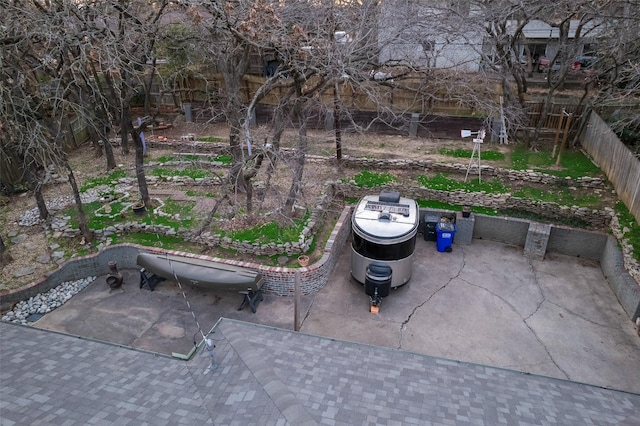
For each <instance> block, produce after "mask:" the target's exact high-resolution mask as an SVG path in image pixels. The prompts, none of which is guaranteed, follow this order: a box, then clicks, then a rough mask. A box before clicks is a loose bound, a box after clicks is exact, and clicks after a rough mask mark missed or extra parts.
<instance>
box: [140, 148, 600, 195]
mask: <svg viewBox="0 0 640 426" xmlns="http://www.w3.org/2000/svg"><path fill="white" fill-rule="evenodd" d="M148 145H149V147H150V148H154V147H155V148H164V149H166V148H174V149H177V150H182V152H180V153H178V155H184V154H189V153H195V154H197V153H207V154H211V155H219V154H228V153H229V145H228V144H224V143H216V142H198V141H191V142H188V141H187V142H183V141H175V142H157V141H152V142H150V143H149V144H148ZM259 148H260V147H256V149H259ZM281 152H282V153H283V154H284V155H294V153H295V150H294V149H292V148H281ZM305 158H306V159H307V160H308V161H334V159H333V157H325V156H320V155H309V154H308V155H306V157H305ZM179 163H180V162H175V163H163V164H165V165H168V164H179ZM197 163H198V164H199V165H210V166H215V165H220V164H219V163H215V162H204V161H197ZM341 163H342V165H343V166H345V167H349V168H354V169H373V170H377V169H397V170H427V171H432V172H435V173H456V174H465V173H466V172H467V168H468V165H465V164H461V163H440V162H437V161H433V160H411V159H392V160H387V159H372V158H363V157H351V156H348V155H345V156H343V157H342V160H341ZM150 165H155V163H150ZM481 167H482V175H483V176H486V177H501V178H505V179H509V180H520V181H523V182H531V183H541V184H545V185H549V184H558V183H563V184H566V185H569V186H576V187H577V186H580V187H585V188H594V189H595V188H599V189H605V188H606V181H605V180H604V179H601V178H597V177H588V176H584V177H580V178H575V179H574V178H561V177H558V176H554V175H550V174H547V173H540V172H536V171H533V170H511V169H502V168H499V167H493V166H490V165H483V166H481Z"/></svg>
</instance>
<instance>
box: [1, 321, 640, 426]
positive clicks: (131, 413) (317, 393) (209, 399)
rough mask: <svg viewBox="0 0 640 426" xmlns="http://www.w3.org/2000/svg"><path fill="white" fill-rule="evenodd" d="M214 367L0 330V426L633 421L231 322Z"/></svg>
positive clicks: (597, 399)
mask: <svg viewBox="0 0 640 426" xmlns="http://www.w3.org/2000/svg"><path fill="white" fill-rule="evenodd" d="M211 337H212V338H213V339H214V341H215V344H216V349H215V359H216V363H217V364H218V369H217V370H216V371H214V372H209V371H208V366H209V361H210V358H209V356H208V354H207V353H206V351H205V352H204V353H202V351H199V352H198V353H197V354H196V356H195V357H194V358H193V359H192V360H191V361H181V360H177V359H171V358H168V357H163V356H158V355H155V354H152V353H148V352H141V351H135V350H131V349H128V348H123V347H119V346H116V345H110V344H105V343H100V342H95V341H91V340H86V339H78V338H76V337H71V336H67V335H63V334H58V333H53V332H49V331H44V330H38V329H34V328H30V327H23V326H16V325H12V324H6V323H1V324H0V383H1V395H0V424H2V426H9V425H14V424H16V425H23V424H33V425H35V424H59V425H63V424H64V425H87V424H122V425H125V424H130V425H144V424H149V425H162V424H166V425H173V424H216V425H235V424H237V425H246V424H260V425H287V424H292V425H298V424H300V425H302V424H309V425H311V424H326V425H374V424H387V425H401V424H403V425H405V424H420V425H422V424H443V425H446V424H456V425H460V424H463V425H464V424H469V425H471V424H478V425H481V424H487V425H489V424H491V425H495V424H501V423H502V424H516V423H520V424H561V425H571V424H580V425H584V424H598V425H603V424H616V425H637V424H638V421H639V420H638V413H640V395H638V394H634V393H626V392H620V391H615V390H610V389H603V388H599V387H595V386H590V385H583V384H579V383H574V382H569V381H563V380H559V379H553V378H547V377H540V376H534V375H528V374H523V373H518V372H514V371H509V370H503V369H498V368H493V367H486V366H482V365H475V364H467V363H461V362H457V361H451V360H446V359H441V358H434V357H430V356H426V355H419V354H415V353H411V352H406V351H401V350H394V349H389V348H383V347H376V346H368V345H363V344H357V343H350V342H344V341H340V340H334V339H329V338H324V337H317V336H312V335H307V334H302V333H295V332H291V331H288V330H282V329H277V328H271V327H265V326H261V325H256V324H249V323H244V322H240V321H234V320H226V319H225V320H222V321H221V322H220V323H219V324H218V325H217V327H216V329H215V332H214V333H213V334H211Z"/></svg>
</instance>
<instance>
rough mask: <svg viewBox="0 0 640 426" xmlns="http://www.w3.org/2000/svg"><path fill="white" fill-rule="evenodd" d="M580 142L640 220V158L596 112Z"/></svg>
mask: <svg viewBox="0 0 640 426" xmlns="http://www.w3.org/2000/svg"><path fill="white" fill-rule="evenodd" d="M581 141H582V147H583V148H584V149H585V151H586V152H587V153H588V154H589V155H590V156H591V157H592V158H593V160H594V161H595V162H596V164H598V166H599V167H600V169H602V171H603V172H604V173H605V174H606V175H607V178H608V179H609V180H610V181H611V183H612V184H613V186H614V188H615V189H616V192H617V193H618V196H619V197H620V199H621V200H622V201H623V202H624V203H625V205H626V206H627V208H628V209H629V211H630V212H631V214H633V216H634V217H635V218H636V220H637V221H638V223H640V160H638V159H637V158H636V157H635V155H633V153H632V152H631V150H630V149H629V148H627V147H626V146H625V145H624V144H623V143H622V142H621V141H620V139H618V137H617V136H616V134H615V133H614V132H613V131H612V130H611V129H610V128H609V125H607V123H605V122H604V120H603V119H602V118H600V116H599V115H598V114H597V113H596V112H595V111H591V114H590V115H589V121H588V123H587V125H586V126H585V129H584V132H583V135H582V138H581Z"/></svg>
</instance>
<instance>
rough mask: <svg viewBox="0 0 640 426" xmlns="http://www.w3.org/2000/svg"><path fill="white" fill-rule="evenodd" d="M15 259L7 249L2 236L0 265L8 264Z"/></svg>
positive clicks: (0, 240) (0, 241)
mask: <svg viewBox="0 0 640 426" xmlns="http://www.w3.org/2000/svg"><path fill="white" fill-rule="evenodd" d="M11 261H13V258H12V257H11V255H10V254H9V252H8V251H7V246H5V245H4V240H3V239H2V236H0V266H6V265H8V264H9V263H11Z"/></svg>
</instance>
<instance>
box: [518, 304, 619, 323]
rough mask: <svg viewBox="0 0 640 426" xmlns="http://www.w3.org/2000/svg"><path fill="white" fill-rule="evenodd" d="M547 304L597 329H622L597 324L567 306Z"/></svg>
mask: <svg viewBox="0 0 640 426" xmlns="http://www.w3.org/2000/svg"><path fill="white" fill-rule="evenodd" d="M546 302H547V303H548V304H550V305H553V306H556V307H558V308H560V309H562V310H563V311H565V312H567V313H568V314H569V315H573V316H575V317H577V318H580V319H581V320H583V321H585V322H588V323H589V324H592V325H595V326H596V327H602V328H609V329H611V330H620V328H618V327H615V326H612V325H605V324H600V323H597V322H595V321H593V320H591V319H589V318H586V317H584V316H582V315H580V314H579V313H577V312H574V311H572V310H571V309H568V308H567V307H566V306H561V305H559V304H557V303H555V302H551V301H550V300H546ZM529 317H530V316H529ZM529 317H527V319H529Z"/></svg>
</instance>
